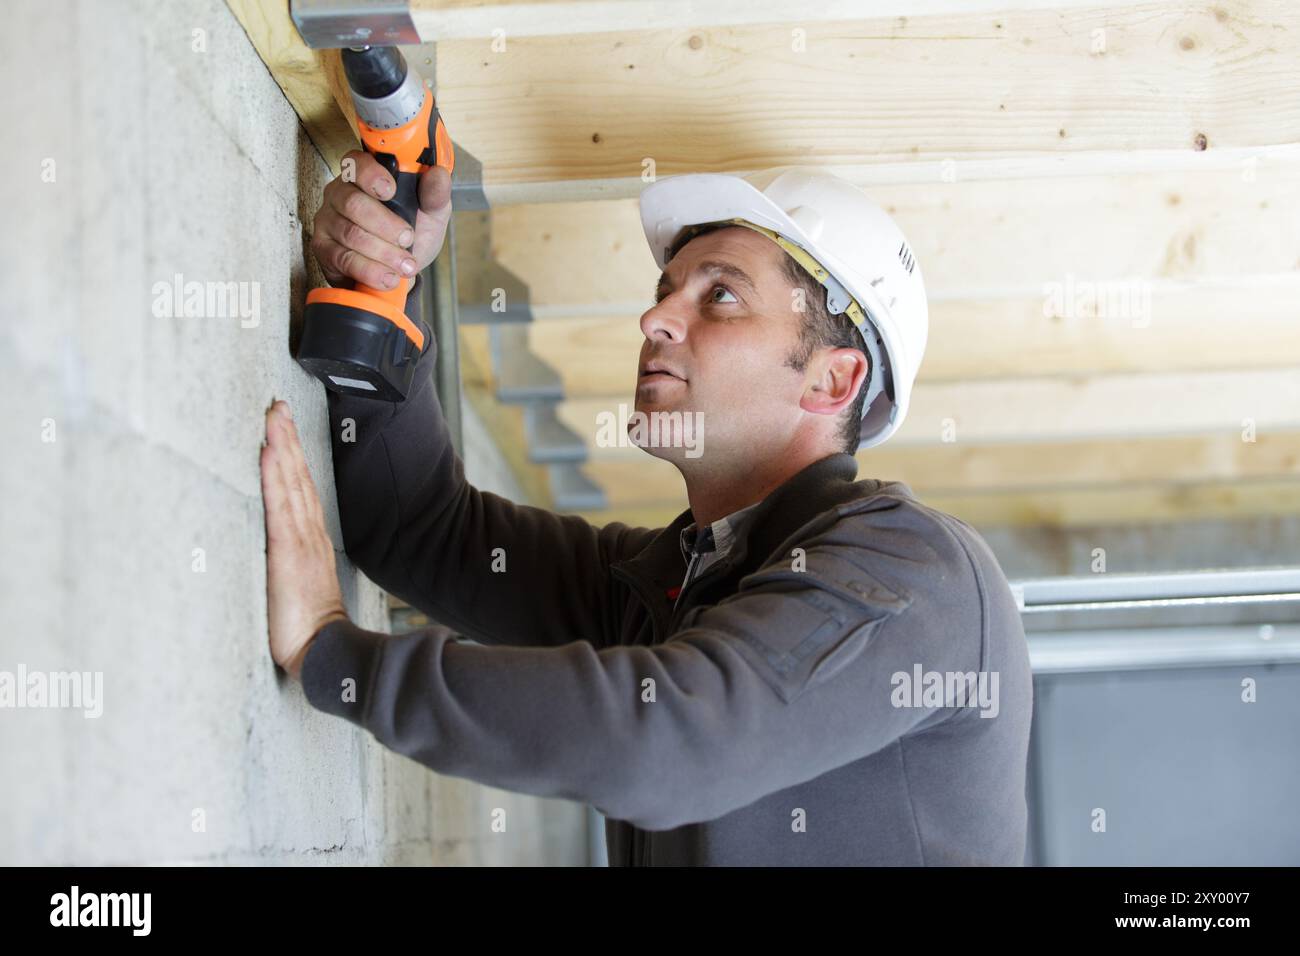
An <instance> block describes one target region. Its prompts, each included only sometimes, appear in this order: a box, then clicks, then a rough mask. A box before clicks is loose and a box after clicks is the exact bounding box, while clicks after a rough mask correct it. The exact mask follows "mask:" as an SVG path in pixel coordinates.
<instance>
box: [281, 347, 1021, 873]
mask: <svg viewBox="0 0 1300 956" xmlns="http://www.w3.org/2000/svg"><path fill="white" fill-rule="evenodd" d="M435 347H436V346H434V345H433V343H432V337H430V343H429V344H428V345H426V347H425V352H424V354H423V355H422V356H421V357H420V359H419V365H418V367H417V370H416V376H415V384H414V385H413V387H412V392H411V394H410V395H409V396H408V398H407V400H406V401H405V402H402V403H398V404H393V403H387V402H378V401H373V400H367V399H361V398H353V397H347V396H341V395H339V394H337V393H334V392H330V393H329V396H328V402H329V414H330V426H331V434H332V436H333V454H334V473H335V480H336V486H337V489H338V499H339V502H338V503H339V515H340V520H341V524H342V531H343V540H344V545H345V549H346V552H347V554H348V556H349V557H350V558H351V559H352V560H353V561H354V562H355V563H356V565H357V566H358V567H360V568H361V569H362V570H363V571H364V572H365V573H366V574H367V575H368V576H369V577H370V578H371V579H372V580H373V581H375V582H376V583H377V584H379V585H380V586H382V587H383V588H385V589H386V590H387V591H389V592H390V593H392V594H395V595H397V596H398V597H400V598H402V599H403V600H404V601H406V602H408V603H409V604H411V605H412V606H413V607H415V608H418V609H420V610H422V611H424V612H425V613H427V614H428V615H429V616H430V617H431V618H432V619H434V620H437V621H439V622H440V624H439V625H434V626H431V627H428V628H425V629H422V630H419V631H417V632H414V633H411V634H407V635H401V636H390V635H385V634H379V633H375V632H371V631H366V630H364V629H361V628H358V627H356V626H355V625H353V624H351V623H350V622H346V621H340V622H336V623H334V624H330V625H328V626H326V627H324V628H322V629H321V631H320V632H319V633H318V634H317V636H316V639H315V641H314V642H313V644H312V646H311V649H310V650H309V652H308V654H307V656H306V658H305V660H304V665H303V671H302V679H303V687H304V690H305V693H306V696H307V698H308V700H309V701H310V702H311V704H312V705H313V706H314V707H316V708H318V709H320V710H322V711H325V712H328V713H330V714H335V715H338V716H341V717H344V718H346V719H348V720H350V721H352V722H354V723H356V724H357V725H359V726H361V727H364V728H365V729H366V730H368V731H369V732H370V733H372V734H373V735H374V737H375V738H376V739H377V740H379V741H380V742H381V743H382V744H384V745H385V746H387V747H389V748H391V749H393V750H395V751H397V752H400V753H402V754H405V755H407V756H409V757H410V758H412V759H414V760H416V761H419V762H420V763H422V764H424V765H425V766H428V767H430V768H432V769H433V770H435V771H437V772H439V773H443V774H449V775H453V776H458V777H465V778H469V779H473V780H477V781H480V782H482V783H484V784H488V785H491V786H494V787H500V788H504V789H508V790H513V791H518V792H524V793H530V794H536V795H539V796H545V797H560V798H567V799H570V800H575V801H580V802H582V803H586V804H590V805H592V806H594V807H595V808H596V809H597V810H599V811H600V812H601V813H603V814H604V815H605V817H606V838H607V839H606V842H607V847H608V854H609V862H610V864H611V865H614V866H620V865H624V866H631V865H664V864H667V865H674V864H676V865H682V864H722V865H732V864H739V865H750V864H760V865H764V864H772V865H805V864H812V865H823V864H832V865H845V864H848V865H861V864H866V865H871V864H907V865H933V864H1010V865H1020V864H1021V863H1022V862H1023V858H1024V849H1025V839H1026V803H1025V770H1026V752H1027V748H1028V742H1029V726H1030V713H1031V705H1032V682H1031V676H1030V670H1029V661H1028V653H1027V648H1026V644H1025V637H1024V631H1023V629H1022V626H1021V620H1020V615H1019V613H1018V610H1017V607H1016V602H1015V600H1014V597H1013V595H1012V593H1011V590H1010V588H1009V586H1008V584H1007V582H1006V579H1005V577H1004V575H1003V574H1002V572H1001V569H1000V568H999V566H998V563H997V561H996V559H995V558H994V556H993V554H992V552H991V551H990V550H989V548H988V546H987V545H986V544H985V542H984V541H983V539H982V538H981V537H980V536H979V535H978V534H977V533H976V532H975V531H974V530H973V529H971V528H970V527H969V526H968V525H967V524H965V523H964V522H962V521H960V520H958V519H956V518H954V517H952V516H949V515H946V514H943V513H941V512H938V511H936V510H934V509H932V508H929V507H927V506H926V505H924V504H922V503H921V502H920V501H918V500H917V499H916V497H915V496H914V495H913V494H912V492H911V490H910V489H909V488H908V487H907V485H905V484H903V483H901V482H897V481H878V480H874V479H865V480H861V481H859V480H856V476H857V462H856V461H855V459H854V458H853V457H852V456H850V455H847V454H834V455H831V456H829V457H827V458H824V459H822V460H821V461H818V462H815V463H814V464H812V465H809V466H808V467H807V468H805V469H804V470H803V471H801V472H799V473H798V474H796V475H795V476H794V477H792V478H791V479H790V480H789V481H787V482H786V483H785V484H784V485H782V486H781V487H779V488H777V489H776V490H775V491H773V492H772V493H771V494H770V495H768V497H767V498H765V499H764V500H763V501H762V502H760V503H759V505H758V506H757V507H756V508H755V509H754V511H753V513H752V514H751V515H748V516H747V517H748V519H749V520H747V521H745V522H744V524H743V528H742V529H741V531H740V532H739V534H738V536H737V540H736V541H735V542H734V544H733V546H732V548H731V550H730V552H729V553H728V554H727V556H726V557H725V558H724V559H722V560H719V561H718V562H716V563H715V564H713V565H712V566H710V567H709V568H708V569H706V571H705V572H704V573H703V574H702V575H701V576H700V577H699V578H697V579H696V580H693V581H691V582H690V583H689V584H688V586H687V587H686V589H685V591H684V592H683V593H681V594H680V599H679V600H677V601H676V604H675V606H674V597H673V595H674V594H675V592H676V590H677V587H678V585H680V583H681V581H682V578H683V573H684V571H685V562H684V560H683V557H682V553H681V549H680V543H679V537H680V533H681V531H682V529H683V528H684V527H685V526H687V525H688V524H690V523H691V521H692V520H693V519H692V515H691V513H690V511H689V510H688V511H684V512H682V514H680V515H679V516H678V517H677V518H676V519H675V520H674V521H673V523H672V524H670V525H669V526H668V527H667V528H659V529H649V528H640V527H635V528H634V527H628V526H627V525H625V524H622V523H617V522H616V523H611V524H606V525H604V526H601V527H595V526H593V525H591V524H590V523H589V522H587V521H585V520H584V519H582V518H581V517H578V516H574V515H560V514H555V513H552V512H550V511H547V510H544V509H540V508H534V507H529V506H525V505H519V504H514V503H512V502H510V501H508V500H506V499H504V498H502V497H500V496H498V495H495V494H492V493H490V492H481V491H479V490H477V489H476V488H474V487H473V486H471V485H470V484H469V483H467V482H466V480H465V476H464V470H463V466H462V462H461V459H460V458H459V457H458V456H457V455H456V453H455V450H454V448H453V446H452V444H451V442H450V440H449V435H448V430H447V425H446V422H445V420H444V418H443V415H442V411H441V408H440V406H439V404H438V399H437V396H436V393H435V391H434V388H433V385H432V373H433V355H434V349H435ZM348 419H351V420H352V428H353V429H354V430H353V432H352V434H351V435H349V434H348V433H347V432H345V425H346V424H347V421H346V420H348ZM346 437H351V438H353V439H354V440H352V441H346V440H344V439H345V438H346ZM465 637H468V638H470V639H472V640H473V641H475V642H478V643H470V642H468V641H466V640H465V639H464V638H465ZM936 675H937V677H936ZM945 675H947V679H946V681H945ZM953 675H957V676H956V677H955V678H954V677H953ZM963 677H964V678H965V679H966V680H967V681H969V683H967V684H966V685H964V687H965V691H964V692H965V693H966V697H965V699H964V701H963V700H960V699H958V698H956V697H955V696H954V691H955V689H956V688H958V687H959V686H962V685H961V680H962V679H963ZM977 683H979V686H980V687H982V688H984V690H985V691H988V693H985V694H984V696H983V697H981V696H980V694H979V693H978V692H977V690H976V684H977ZM945 687H946V691H945V690H944V688H945ZM349 688H353V690H352V691H351V692H349ZM936 688H937V689H936ZM963 704H964V705H963Z"/></svg>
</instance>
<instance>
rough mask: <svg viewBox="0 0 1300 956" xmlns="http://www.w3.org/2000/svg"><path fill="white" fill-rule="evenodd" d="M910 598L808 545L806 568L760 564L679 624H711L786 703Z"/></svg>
mask: <svg viewBox="0 0 1300 956" xmlns="http://www.w3.org/2000/svg"><path fill="white" fill-rule="evenodd" d="M911 603H912V597H911V595H909V594H905V593H901V592H899V591H897V590H895V589H894V588H892V587H890V586H888V585H886V584H884V583H883V582H882V581H880V580H879V579H877V578H875V577H874V576H872V575H871V574H869V573H868V572H867V571H866V570H865V569H863V568H862V567H860V566H859V565H857V564H856V563H854V562H852V561H850V560H848V559H847V558H845V557H842V556H840V555H837V554H835V553H833V552H832V551H830V550H815V549H814V550H809V551H808V552H807V555H806V565H805V568H804V570H800V571H796V570H794V569H792V568H791V567H788V566H786V565H779V566H776V567H769V568H764V569H760V570H759V571H756V572H754V573H753V574H750V575H747V576H746V577H745V578H743V579H741V582H740V589H739V590H738V591H737V592H736V593H735V594H733V595H730V596H728V597H726V598H724V599H723V600H722V601H720V602H719V603H718V604H716V605H714V606H712V607H699V608H692V609H691V610H690V611H689V612H687V614H686V615H685V616H684V617H683V619H682V625H683V627H690V626H697V627H708V628H716V629H718V630H720V631H724V632H726V633H727V634H730V635H731V636H732V637H734V638H735V639H736V649H737V651H738V652H739V653H741V654H742V655H744V657H745V658H746V660H748V661H749V663H750V664H751V665H752V666H753V667H754V669H755V671H757V672H758V674H759V675H760V676H761V677H762V678H763V680H764V681H766V682H767V684H768V685H769V686H771V687H772V689H773V690H774V691H776V693H777V694H778V695H779V696H780V697H781V699H782V700H783V701H785V702H786V703H792V702H793V701H795V700H797V699H798V698H799V697H800V696H801V695H803V694H804V693H806V692H807V691H808V690H809V689H810V688H812V687H815V686H816V685H818V684H820V683H822V682H824V681H826V680H829V679H830V678H832V677H834V676H835V675H836V674H838V673H840V671H842V670H843V669H844V668H845V667H846V666H847V665H848V664H849V663H850V662H851V661H852V660H853V659H854V658H856V657H857V656H858V655H859V654H860V653H861V652H862V650H863V649H864V648H865V647H866V646H867V645H868V644H869V643H870V641H871V640H872V638H873V637H874V635H875V634H876V632H877V631H878V630H879V629H880V628H881V627H882V626H883V625H884V624H885V623H886V622H887V621H889V620H890V619H892V618H893V617H895V616H896V615H898V614H900V613H901V612H902V611H904V610H905V609H906V608H908V607H909V606H910V605H911Z"/></svg>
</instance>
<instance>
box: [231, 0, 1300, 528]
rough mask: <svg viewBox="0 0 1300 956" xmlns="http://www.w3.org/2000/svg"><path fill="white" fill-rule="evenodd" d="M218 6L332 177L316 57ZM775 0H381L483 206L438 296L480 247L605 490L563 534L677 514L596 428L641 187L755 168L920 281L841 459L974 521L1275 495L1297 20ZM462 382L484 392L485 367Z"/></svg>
mask: <svg viewBox="0 0 1300 956" xmlns="http://www.w3.org/2000/svg"><path fill="white" fill-rule="evenodd" d="M231 6H232V8H233V9H235V10H236V12H237V13H238V14H239V15H240V16H241V19H243V21H244V23H245V26H246V28H248V29H249V33H250V36H252V37H253V38H254V41H255V42H256V43H257V44H258V48H259V50H260V51H261V52H262V55H263V57H264V58H265V59H266V60H267V62H268V65H270V66H271V68H272V70H273V72H274V73H275V74H276V76H277V78H278V79H280V80H281V85H282V86H284V87H285V89H286V93H287V94H288V95H289V96H290V100H291V101H292V102H294V105H295V107H297V108H298V109H299V113H300V115H302V117H303V119H304V122H305V124H306V125H307V127H308V130H309V132H311V133H312V136H313V139H314V140H315V141H316V143H317V145H318V147H320V148H321V151H322V155H324V156H325V157H326V159H327V160H331V161H335V162H336V161H337V157H338V156H339V155H341V154H342V152H343V151H345V150H346V149H348V148H352V146H353V145H354V141H349V140H348V135H349V133H348V132H346V131H347V130H348V126H347V120H348V116H347V114H348V107H347V103H346V98H345V97H344V98H343V101H342V102H340V98H339V97H338V96H337V95H336V94H337V93H338V89H339V88H338V83H337V74H336V71H335V64H336V57H335V56H334V55H332V54H328V53H326V54H322V53H316V52H313V51H305V48H303V47H301V44H300V42H298V43H297V44H296V45H295V42H294V41H295V40H296V36H295V35H294V34H293V32H292V26H291V25H289V26H288V27H287V32H286V28H285V24H284V22H281V21H283V20H287V17H286V16H284V15H283V12H281V14H280V16H281V20H277V19H276V16H274V15H271V14H268V13H267V12H266V7H265V6H259V7H258V9H256V10H253V11H250V10H249V9H247V8H248V7H249V6H250V4H248V3H242V2H239V3H237V2H234V0H232V2H231ZM271 6H272V7H274V4H272V5H271ZM704 7H707V8H708V13H707V18H704V17H705V16H706V15H703V14H701V13H699V12H698V10H697V9H696V8H704ZM791 10H792V8H791V6H790V5H789V4H785V3H781V4H778V3H774V2H769V0H748V2H745V3H740V2H730V0H725V2H718V3H716V4H690V3H676V2H659V3H649V2H640V0H628V2H617V0H604V2H592V3H587V2H562V0H539V2H531V3H519V2H516V3H511V4H508V5H496V4H491V3H482V2H467V0H463V2H432V0H422V2H416V3H413V11H414V19H415V21H416V24H417V27H418V29H419V31H420V34H421V36H422V38H424V39H425V40H426V41H432V40H434V39H435V38H440V39H438V42H437V44H436V54H435V55H433V56H430V57H429V60H430V64H429V68H433V69H435V70H436V89H437V91H438V105H439V109H440V110H441V112H442V115H443V118H444V120H445V122H446V124H447V127H448V129H449V130H450V131H451V133H452V136H453V137H454V139H455V140H456V143H457V145H458V147H459V148H461V149H462V150H464V152H465V154H467V155H471V156H472V157H473V158H474V159H475V160H477V162H478V163H479V164H481V188H482V192H483V195H484V196H485V197H486V199H487V201H488V203H489V204H490V213H489V214H488V217H489V219H490V239H489V240H488V242H487V252H486V253H484V252H480V253H479V254H478V255H464V254H462V255H461V256H460V259H459V263H458V265H459V269H460V272H461V275H462V277H463V281H462V287H463V289H472V288H474V285H475V283H474V281H473V274H474V273H475V271H476V270H479V271H481V270H483V269H485V268H487V267H488V265H489V263H488V262H487V261H485V257H486V256H489V255H490V257H491V258H492V259H493V260H494V263H493V265H494V266H496V267H504V268H505V269H508V270H509V271H510V272H513V273H514V274H515V275H516V276H518V277H519V278H520V279H521V280H522V281H523V282H524V283H525V284H526V285H527V288H528V298H529V304H530V306H531V311H532V315H533V321H532V322H531V323H530V324H529V325H528V327H527V341H528V344H529V347H530V348H531V351H532V352H533V353H534V354H535V355H537V356H538V357H539V358H541V359H543V360H544V361H545V362H547V363H549V364H550V365H551V366H552V367H553V368H554V369H555V370H556V372H557V373H558V375H559V378H560V380H561V382H562V386H563V398H562V400H561V401H560V403H559V405H558V407H557V414H558V417H559V418H560V420H561V421H562V422H564V423H565V424H567V425H568V426H569V427H570V428H571V429H572V430H573V431H574V432H575V433H577V434H578V435H580V436H582V437H583V439H584V440H585V442H586V444H587V445H588V448H587V457H588V460H587V463H586V464H585V466H584V470H585V472H586V474H587V475H588V476H589V477H590V478H591V479H592V480H593V481H594V482H595V483H596V484H597V485H599V486H600V487H601V488H603V489H604V491H605V494H606V497H607V500H608V507H607V508H605V509H601V510H599V511H594V512H587V515H588V517H589V518H591V520H593V521H597V522H604V521H609V520H627V521H630V522H636V523H640V524H649V525H655V524H661V523H665V522H667V521H668V520H670V519H671V518H672V517H673V516H674V515H676V514H677V513H678V512H679V511H680V510H681V509H682V508H684V507H685V501H684V494H683V487H682V484H681V481H680V478H679V477H678V476H677V473H676V471H675V469H673V468H672V467H671V466H669V465H665V464H664V463H663V462H660V461H658V460H656V459H652V458H650V457H649V456H647V455H645V454H644V453H643V452H640V451H638V450H636V449H625V448H624V449H620V448H601V447H598V446H597V445H596V442H595V435H596V426H595V422H596V415H597V413H599V412H601V411H611V410H616V409H617V408H618V406H619V404H620V403H627V402H629V401H630V399H631V396H632V391H633V384H634V379H635V368H636V361H637V352H638V349H639V346H640V342H641V333H640V330H639V327H638V323H637V320H638V318H639V316H640V315H641V313H642V312H643V311H644V310H645V309H646V308H648V307H649V305H650V302H651V290H652V288H653V286H654V282H655V279H656V278H657V275H658V273H657V270H656V268H655V266H654V263H653V261H652V259H651V256H650V253H649V250H648V249H647V247H646V244H645V240H644V238H643V236H642V234H641V231H640V225H639V220H638V217H637V207H636V199H635V197H636V195H637V194H638V192H639V191H640V189H641V188H643V186H644V184H645V181H646V180H645V178H644V175H645V173H646V172H647V170H649V171H652V172H653V174H654V175H655V176H670V175H674V174H677V173H683V172H688V171H747V170H751V169H757V168H762V167H766V166H771V165H781V164H787V163H806V164H816V165H822V166H826V167H828V168H830V169H832V170H833V171H835V172H837V173H840V174H841V175H844V176H846V177H848V178H849V179H851V180H853V181H854V182H857V183H858V184H860V185H861V186H863V187H864V188H865V189H866V190H867V191H868V192H869V193H870V195H872V196H873V198H875V199H876V200H877V201H878V202H880V203H881V204H882V205H883V206H885V207H886V208H887V209H888V210H889V211H890V212H891V213H892V214H894V216H895V217H896V218H897V219H898V221H899V223H900V225H901V226H902V228H903V230H904V231H905V232H906V233H907V235H908V237H909V240H910V241H911V243H912V245H913V247H914V249H915V252H916V256H917V259H918V261H919V262H920V263H921V266H922V268H923V270H924V273H925V278H926V284H927V289H928V292H929V297H930V304H931V328H930V337H929V346H928V349H927V354H926V357H925V361H924V363H923V365H922V367H921V371H920V375H919V377H918V380H917V386H916V389H915V392H914V396H913V404H912V408H911V411H910V412H909V415H908V418H907V421H906V423H905V424H904V426H903V428H902V429H901V430H900V432H899V433H898V434H897V435H896V436H895V437H894V438H893V439H892V440H891V441H890V442H889V443H887V444H886V445H884V446H882V447H879V448H874V449H869V450H867V451H864V452H861V453H860V454H859V460H860V462H861V467H860V474H861V475H863V476H872V477H880V478H897V479H901V480H904V481H907V482H908V483H909V484H910V485H911V486H912V487H913V488H914V489H915V490H916V491H917V492H918V494H920V495H921V496H922V497H923V498H925V499H926V500H928V501H929V502H930V503H932V504H934V505H935V506H936V507H939V508H941V509H943V510H947V511H950V512H951V513H953V514H956V515H958V516H959V517H962V518H965V519H966V520H968V521H970V522H971V523H973V524H977V525H981V524H982V525H993V524H1046V525H1060V526H1065V525H1075V524H1095V523H1099V522H1128V521H1144V520H1181V519H1188V518H1195V517H1201V516H1211V515H1213V516H1222V515H1229V516H1231V515H1244V514H1250V515H1256V514H1284V513H1296V512H1297V511H1300V92H1297V91H1300V6H1297V5H1296V4H1294V3H1290V2H1284V0H1235V2H1234V0H1220V2H1213V3H1175V2H1158V3H1144V4H1128V3H1123V4H1121V3H1110V4H1101V5H1097V4H1094V5H1075V4H1065V3H1060V2H1047V0H1043V2H1020V3H1011V2H1007V0H1003V2H1001V3H984V2H960V0H928V2H911V3H902V2H887V0H878V2H869V3H849V2H831V3H826V4H821V5H820V10H821V12H819V13H807V12H804V11H799V14H800V16H801V19H798V20H791V19H789V18H790V17H791V15H792V14H791ZM858 11H868V13H869V15H868V16H866V17H861V16H859V14H858ZM259 18H260V19H259ZM250 23H251V24H252V25H251V26H250ZM259 24H260V25H259ZM502 31H504V32H502ZM259 37H260V40H259ZM304 51H305V52H304ZM322 90H324V91H326V93H329V94H330V95H325V94H324V93H322ZM330 91H333V92H332V93H331V92H330ZM340 124H341V125H340ZM462 298H464V293H463V295H462ZM485 334H486V332H485V330H484V329H483V328H481V327H480V328H466V329H465V335H464V338H463V343H462V348H463V354H465V355H466V356H467V361H474V362H477V363H479V365H480V366H482V365H483V364H484V363H487V364H490V360H489V358H488V356H487V349H486V345H485V339H484V336H485ZM469 378H470V379H471V380H473V381H477V382H480V384H482V386H483V388H484V389H485V390H487V391H489V392H490V388H491V385H490V378H491V373H490V371H484V370H483V369H482V368H479V369H478V371H476V372H475V374H474V375H471V376H469ZM468 385H469V383H468V382H467V387H468ZM508 417H509V416H508V414H507V416H506V418H502V419H501V421H502V422H504V421H506V420H507V419H508ZM521 435H522V432H520V431H519V430H517V429H515V428H514V427H513V426H509V427H507V426H506V425H504V424H502V425H500V427H499V432H498V435H497V437H498V438H499V439H500V440H502V443H503V446H506V445H510V446H512V447H513V446H515V445H517V444H518V443H519V442H520V441H522V437H521ZM1250 438H1253V440H1247V439H1250ZM954 439H955V440H954ZM516 452H517V449H516ZM515 458H517V459H519V460H520V468H521V469H525V470H526V469H527V467H528V466H527V464H526V463H525V462H524V461H523V458H522V456H519V455H518V454H516V455H515Z"/></svg>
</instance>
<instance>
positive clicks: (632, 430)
mask: <svg viewBox="0 0 1300 956" xmlns="http://www.w3.org/2000/svg"><path fill="white" fill-rule="evenodd" d="M681 404H685V403H684V402H683V403H680V404H678V403H675V402H671V401H647V400H646V399H644V398H640V397H638V399H637V400H636V401H635V402H634V403H633V406H632V411H631V413H630V414H629V416H628V423H627V430H626V435H627V441H628V444H630V445H635V446H636V447H637V448H640V449H641V450H642V451H644V452H645V453H646V454H648V455H653V456H654V457H655V458H659V459H662V460H663V461H669V462H673V463H675V464H681V463H684V462H688V461H697V460H698V459H699V458H700V456H701V455H702V454H703V451H704V422H703V418H704V416H703V414H701V413H699V412H697V411H694V410H691V409H683V408H682V407H681Z"/></svg>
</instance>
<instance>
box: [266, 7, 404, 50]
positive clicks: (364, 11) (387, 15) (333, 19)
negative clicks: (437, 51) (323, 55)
mask: <svg viewBox="0 0 1300 956" xmlns="http://www.w3.org/2000/svg"><path fill="white" fill-rule="evenodd" d="M289 14H290V16H292V17H293V22H294V25H295V26H296V27H297V28H298V32H299V33H300V34H302V39H303V42H304V43H306V44H307V45H308V46H309V47H312V48H314V49H318V50H320V49H337V48H339V47H347V46H365V45H371V46H400V45H403V44H417V43H419V42H420V34H419V33H418V32H417V31H416V29H415V21H414V20H413V19H412V18H411V4H410V2H409V0H291V2H290V4H289Z"/></svg>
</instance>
